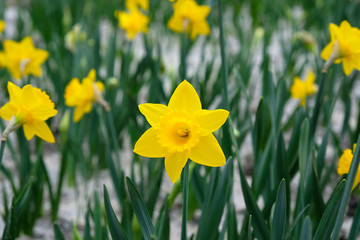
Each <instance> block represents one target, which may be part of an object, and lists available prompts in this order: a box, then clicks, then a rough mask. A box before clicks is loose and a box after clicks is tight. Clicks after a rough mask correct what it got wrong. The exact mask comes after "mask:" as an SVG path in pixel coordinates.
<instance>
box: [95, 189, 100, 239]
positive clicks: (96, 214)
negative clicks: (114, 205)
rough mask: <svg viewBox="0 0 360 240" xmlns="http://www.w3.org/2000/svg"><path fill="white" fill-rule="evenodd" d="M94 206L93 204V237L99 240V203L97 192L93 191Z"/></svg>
mask: <svg viewBox="0 0 360 240" xmlns="http://www.w3.org/2000/svg"><path fill="white" fill-rule="evenodd" d="M94 199H95V206H94V222H95V239H96V240H101V204H100V197H99V192H98V191H95V192H94Z"/></svg>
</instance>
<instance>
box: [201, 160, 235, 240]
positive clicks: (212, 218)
mask: <svg viewBox="0 0 360 240" xmlns="http://www.w3.org/2000/svg"><path fill="white" fill-rule="evenodd" d="M231 164H232V158H229V159H228V160H227V162H226V165H225V168H224V170H223V172H222V173H221V174H220V178H219V179H218V181H216V184H215V185H214V193H213V195H212V196H210V197H209V198H208V199H207V203H206V205H205V208H203V209H202V215H201V218H200V222H199V227H198V233H197V236H196V239H198V240H202V239H214V238H215V236H217V235H218V226H219V224H220V221H221V217H222V215H223V211H224V208H225V205H226V202H227V199H228V198H229V193H230V190H231V189H230V187H231V186H232V185H231V182H232V181H231V179H230V180H229V176H230V169H231ZM219 170H220V169H215V168H213V169H212V171H219ZM212 176H214V175H212ZM210 184H211V182H210Z"/></svg>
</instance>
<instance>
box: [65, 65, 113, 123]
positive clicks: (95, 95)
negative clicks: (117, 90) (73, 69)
mask: <svg viewBox="0 0 360 240" xmlns="http://www.w3.org/2000/svg"><path fill="white" fill-rule="evenodd" d="M95 80H96V71H95V70H94V69H92V70H91V71H90V72H89V74H88V76H87V77H86V78H84V79H83V80H82V82H81V83H80V81H79V79H78V78H73V79H72V80H71V81H70V83H69V84H68V85H67V86H66V88H65V95H64V98H65V104H66V105H67V106H69V107H75V110H74V115H73V119H74V122H78V121H80V119H81V118H82V117H83V115H84V114H85V113H89V112H90V111H91V109H92V104H93V103H94V102H97V103H99V104H101V105H103V106H104V107H105V109H106V110H109V106H108V104H107V103H106V102H105V100H104V99H103V97H102V95H101V93H102V92H103V91H104V84H103V83H102V82H99V81H95Z"/></svg>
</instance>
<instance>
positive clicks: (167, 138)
mask: <svg viewBox="0 0 360 240" xmlns="http://www.w3.org/2000/svg"><path fill="white" fill-rule="evenodd" d="M139 109H140V112H141V113H142V114H143V115H144V116H145V117H146V120H147V121H148V122H149V124H150V125H151V128H150V129H148V130H147V131H146V132H145V133H144V134H143V135H142V136H141V137H140V139H139V140H138V141H137V142H136V144H135V147H134V152H135V153H137V154H139V155H142V156H144V157H150V158H161V157H165V169H166V172H167V174H168V176H169V178H170V180H171V181H172V182H173V183H175V182H176V181H177V180H178V179H179V177H180V174H181V171H182V169H183V168H184V166H185V164H186V162H187V160H188V158H190V159H191V160H192V161H194V162H196V163H199V164H202V165H206V166H211V167H218V166H222V165H224V164H225V163H226V160H225V156H224V153H223V151H222V149H221V147H220V145H219V143H218V142H217V140H216V138H215V136H214V135H213V134H212V132H214V131H216V130H217V129H219V128H220V127H221V126H222V125H223V124H224V123H225V121H226V119H227V117H228V116H229V112H228V111H226V110H223V109H217V110H205V109H202V108H201V102H200V99H199V96H198V95H197V93H196V91H195V89H194V88H193V86H192V85H191V84H190V83H189V82H187V81H186V80H185V81H183V82H182V83H181V84H180V85H179V86H178V87H177V88H176V89H175V91H174V93H173V95H172V96H171V98H170V101H169V104H168V106H165V105H162V104H152V103H146V104H140V105H139Z"/></svg>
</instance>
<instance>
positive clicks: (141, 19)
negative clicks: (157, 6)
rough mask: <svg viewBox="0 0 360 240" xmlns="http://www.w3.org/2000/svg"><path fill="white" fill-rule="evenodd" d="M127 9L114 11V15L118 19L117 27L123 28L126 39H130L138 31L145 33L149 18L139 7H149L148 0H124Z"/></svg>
mask: <svg viewBox="0 0 360 240" xmlns="http://www.w3.org/2000/svg"><path fill="white" fill-rule="evenodd" d="M125 5H126V7H127V9H128V11H127V12H126V11H115V13H114V15H115V17H116V18H117V19H118V21H119V27H120V28H122V29H124V30H125V32H126V35H127V37H128V39H130V40H132V39H133V38H135V36H136V35H137V34H138V33H139V32H143V33H147V32H148V24H149V18H148V17H147V16H146V15H145V14H143V13H142V12H141V11H140V10H139V7H141V8H143V9H144V10H148V9H149V1H148V0H126V3H125Z"/></svg>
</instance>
